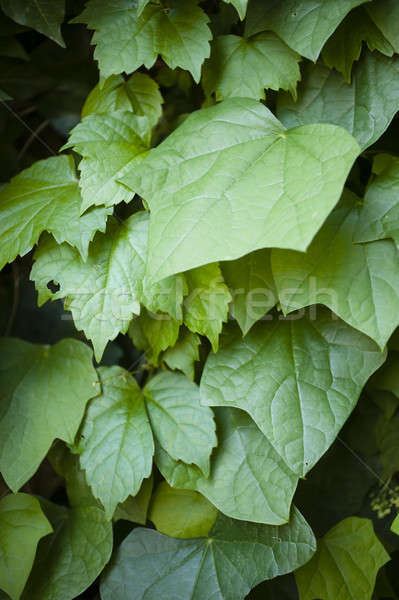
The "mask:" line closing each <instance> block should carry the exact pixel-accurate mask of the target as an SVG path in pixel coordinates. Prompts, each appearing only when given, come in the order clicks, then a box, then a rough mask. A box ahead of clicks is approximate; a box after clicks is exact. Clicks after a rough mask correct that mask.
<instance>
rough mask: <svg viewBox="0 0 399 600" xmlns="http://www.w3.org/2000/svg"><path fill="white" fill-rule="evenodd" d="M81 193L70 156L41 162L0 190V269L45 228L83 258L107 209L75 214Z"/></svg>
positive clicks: (34, 242) (104, 219)
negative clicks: (81, 214)
mask: <svg viewBox="0 0 399 600" xmlns="http://www.w3.org/2000/svg"><path fill="white" fill-rule="evenodd" d="M81 202H82V200H81V196H80V192H79V186H78V180H77V178H76V174H75V168H74V163H73V159H72V157H71V156H68V157H67V156H57V157H52V158H47V159H45V160H40V161H38V162H36V163H35V164H34V165H32V166H31V167H29V168H28V169H25V170H24V171H22V172H21V173H19V174H18V175H16V176H15V177H14V178H13V179H12V180H11V182H10V183H9V184H8V185H6V186H5V187H4V188H2V190H1V191H0V206H1V216H0V235H1V246H0V268H2V267H3V266H4V265H5V264H6V263H7V262H11V261H13V260H14V258H16V256H17V255H20V256H24V254H26V253H27V252H29V251H30V250H31V249H32V247H33V246H34V245H35V244H36V243H37V241H38V239H39V236H40V234H41V233H42V232H43V231H45V230H47V231H49V232H50V233H52V234H53V236H54V237H55V239H56V240H57V242H58V243H59V244H61V243H62V242H67V243H68V244H70V245H71V246H75V247H76V248H77V249H78V250H79V252H80V254H81V255H82V257H83V259H85V258H86V256H87V250H88V246H89V243H90V241H91V240H92V239H93V237H94V234H95V232H96V231H97V230H100V231H104V230H105V225H106V220H107V216H108V215H109V214H110V212H111V209H105V208H98V209H96V210H93V211H89V212H88V213H86V214H85V215H83V216H80V205H81Z"/></svg>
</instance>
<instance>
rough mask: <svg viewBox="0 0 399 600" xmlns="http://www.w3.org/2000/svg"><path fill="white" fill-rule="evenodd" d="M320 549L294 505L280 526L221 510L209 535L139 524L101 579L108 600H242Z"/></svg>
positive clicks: (105, 598)
mask: <svg viewBox="0 0 399 600" xmlns="http://www.w3.org/2000/svg"><path fill="white" fill-rule="evenodd" d="M314 551H315V540H314V537H313V534H312V531H311V529H310V527H309V525H308V524H307V523H306V521H305V520H304V518H303V517H302V515H301V514H300V513H299V512H298V511H297V510H296V509H294V511H293V513H292V518H291V521H290V523H289V524H288V525H283V526H282V527H279V528H278V529H276V528H275V527H270V526H268V525H259V524H255V523H245V522H242V521H233V520H232V519H229V518H228V517H225V516H224V515H219V516H218V518H217V521H216V523H215V525H214V527H213V529H212V530H211V532H210V534H209V536H208V537H202V538H194V539H190V540H179V539H175V538H170V537H167V536H165V535H162V534H161V533H158V532H157V531H154V530H151V529H143V528H137V529H135V530H134V531H132V532H131V533H130V534H129V535H128V536H127V538H126V539H125V540H124V541H123V542H122V544H121V546H120V547H119V550H118V552H117V554H116V556H115V558H114V560H113V562H112V563H111V566H110V568H109V569H108V570H107V573H106V575H105V577H104V579H103V581H102V584H101V597H102V598H103V600H111V599H112V600H128V599H129V600H131V599H132V598H135V600H141V599H144V598H146V600H155V599H158V598H181V599H182V600H188V599H189V598H201V600H211V598H212V599H214V598H229V600H242V599H243V598H245V596H246V595H247V594H248V592H249V591H250V590H251V588H253V587H254V586H255V585H257V584H258V583H260V582H261V581H263V580H265V579H272V578H273V577H276V576H278V575H282V574H284V573H288V572H289V571H292V570H293V569H295V568H296V567H298V566H299V565H302V564H303V563H305V562H306V561H308V560H309V558H310V557H311V556H312V554H313V553H314Z"/></svg>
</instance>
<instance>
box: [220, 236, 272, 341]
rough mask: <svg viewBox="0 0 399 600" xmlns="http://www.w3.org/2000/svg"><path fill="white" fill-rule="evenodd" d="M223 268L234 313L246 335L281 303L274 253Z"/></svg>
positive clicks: (245, 258) (259, 252)
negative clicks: (272, 263) (275, 281)
mask: <svg viewBox="0 0 399 600" xmlns="http://www.w3.org/2000/svg"><path fill="white" fill-rule="evenodd" d="M221 267H222V272H223V276H224V279H225V281H226V284H227V286H228V288H229V289H230V291H231V292H232V294H233V301H232V303H231V313H232V315H233V317H234V318H235V319H236V320H237V321H238V324H239V326H240V327H241V330H242V332H243V334H244V335H246V334H247V333H248V331H249V330H250V329H251V327H252V325H253V324H254V323H256V321H259V319H261V318H262V317H263V316H264V315H265V314H266V313H268V312H269V310H270V309H272V308H273V306H274V305H275V304H276V302H277V290H276V286H275V284H274V279H273V273H272V268H271V264H270V250H269V249H267V248H266V249H262V250H257V251H256V252H251V253H250V254H246V255H245V256H243V257H242V258H239V259H238V260H232V261H226V262H224V263H222V264H221Z"/></svg>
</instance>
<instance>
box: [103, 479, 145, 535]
mask: <svg viewBox="0 0 399 600" xmlns="http://www.w3.org/2000/svg"><path fill="white" fill-rule="evenodd" d="M152 486H153V478H152V477H150V478H149V479H144V481H143V483H142V486H141V488H140V490H139V492H138V494H136V495H135V496H128V497H127V498H126V500H125V501H124V502H122V504H118V506H117V507H116V510H115V513H114V516H113V520H114V521H119V520H120V519H124V520H125V521H131V522H132V523H139V524H140V525H145V524H146V522H147V512H148V506H149V504H150V500H151V494H152Z"/></svg>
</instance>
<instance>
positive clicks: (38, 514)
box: [0, 494, 53, 600]
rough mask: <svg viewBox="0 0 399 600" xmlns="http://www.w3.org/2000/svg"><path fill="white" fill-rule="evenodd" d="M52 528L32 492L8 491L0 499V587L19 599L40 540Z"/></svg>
mask: <svg viewBox="0 0 399 600" xmlns="http://www.w3.org/2000/svg"><path fill="white" fill-rule="evenodd" d="M52 531H53V529H52V527H51V525H50V523H49V522H48V520H47V519H46V517H45V516H44V514H43V512H42V509H41V508H40V504H39V501H38V500H37V499H36V498H34V497H33V496H30V495H29V494H8V495H7V496H4V497H3V498H1V500H0V546H1V553H0V554H1V555H0V588H1V589H2V590H4V591H5V592H7V594H8V595H9V597H10V598H12V600H18V599H19V597H20V596H21V594H22V590H23V589H24V587H25V583H26V580H27V579H28V577H29V573H30V571H31V569H32V565H33V561H34V559H35V554H36V548H37V544H38V543H39V540H40V539H41V538H42V537H44V536H45V535H48V534H49V533H51V532H52Z"/></svg>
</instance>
